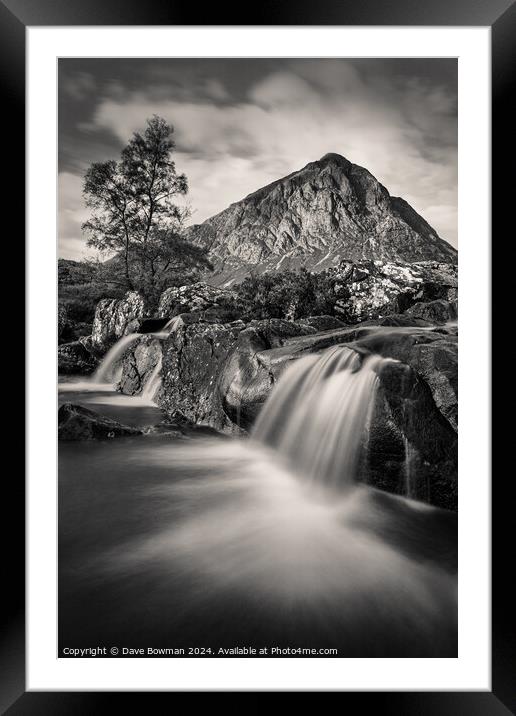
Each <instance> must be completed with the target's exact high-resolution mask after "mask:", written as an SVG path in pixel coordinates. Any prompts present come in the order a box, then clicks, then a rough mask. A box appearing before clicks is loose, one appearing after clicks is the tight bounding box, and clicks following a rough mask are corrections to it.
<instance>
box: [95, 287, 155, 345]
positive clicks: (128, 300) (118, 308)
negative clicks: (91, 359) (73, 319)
mask: <svg viewBox="0 0 516 716" xmlns="http://www.w3.org/2000/svg"><path fill="white" fill-rule="evenodd" d="M144 314H145V302H144V299H143V297H142V296H140V294H139V293H137V292H136V291H129V292H128V293H126V294H125V296H124V297H123V298H121V299H116V298H103V299H102V300H101V301H99V302H98V304H97V307H96V309H95V318H94V320H93V328H92V333H91V336H92V341H93V344H94V345H95V346H96V347H97V348H98V349H101V350H104V351H106V350H107V349H108V348H110V347H111V346H112V345H113V343H115V342H116V341H117V340H118V339H119V338H121V337H122V336H124V335H126V334H127V333H133V332H136V331H135V330H134V328H135V327H136V326H137V324H134V323H133V324H132V322H133V321H135V320H138V319H141V318H143V316H144ZM131 324H132V325H131Z"/></svg>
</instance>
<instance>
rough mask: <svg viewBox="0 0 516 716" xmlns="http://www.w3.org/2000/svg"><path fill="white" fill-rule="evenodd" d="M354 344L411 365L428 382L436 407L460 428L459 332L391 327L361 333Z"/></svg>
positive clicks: (454, 425)
mask: <svg viewBox="0 0 516 716" xmlns="http://www.w3.org/2000/svg"><path fill="white" fill-rule="evenodd" d="M355 345H356V346H357V347H359V348H361V349H366V350H368V351H371V352H373V353H378V354H379V355H382V356H384V357H386V358H395V359H396V360H399V361H402V362H403V363H406V364H408V365H410V366H411V367H412V368H413V369H414V370H415V371H416V372H417V373H418V374H419V375H420V376H421V377H422V378H423V379H424V381H425V382H426V383H427V385H428V387H429V388H430V391H431V393H432V397H433V399H434V402H435V404H436V406H437V408H438V409H439V410H440V411H441V413H442V414H443V416H444V417H445V418H446V419H447V421H448V422H449V423H450V425H451V427H452V428H454V429H455V430H457V420H458V415H457V410H458V398H457V391H458V359H457V348H458V345H457V335H454V334H452V333H437V332H433V331H418V330H417V329H414V331H411V332H407V331H396V330H393V331H388V332H374V331H372V332H371V333H369V334H366V335H363V336H359V337H358V340H357V341H356V343H355Z"/></svg>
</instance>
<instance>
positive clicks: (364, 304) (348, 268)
mask: <svg viewBox="0 0 516 716" xmlns="http://www.w3.org/2000/svg"><path fill="white" fill-rule="evenodd" d="M330 273H331V276H332V281H333V285H334V292H335V297H336V302H335V312H336V313H337V315H338V316H339V317H340V318H342V320H343V321H345V322H346V323H359V322H362V321H365V320H368V319H378V318H383V317H385V316H388V315H391V314H401V313H403V312H404V311H406V310H407V309H409V308H410V307H411V306H413V305H414V304H415V303H417V302H421V301H425V300H432V301H433V300H435V299H444V300H446V301H452V300H454V299H455V298H456V296H457V267H456V266H455V265H453V264H442V263H437V262H421V263H414V264H394V263H391V262H382V261H370V262H361V263H358V264H354V263H351V262H349V261H344V262H342V263H341V264H340V266H339V267H338V268H335V269H333V270H331V272H330ZM413 315H414V317H415V318H416V317H419V318H422V319H424V318H427V316H423V315H420V314H418V313H415V314H413Z"/></svg>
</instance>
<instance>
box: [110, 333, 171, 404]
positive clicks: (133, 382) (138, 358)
mask: <svg viewBox="0 0 516 716" xmlns="http://www.w3.org/2000/svg"><path fill="white" fill-rule="evenodd" d="M160 360H161V341H160V340H158V339H157V338H155V337H154V336H152V335H143V336H142V337H141V338H140V339H139V340H138V341H136V342H135V343H133V344H132V345H131V346H130V347H129V348H128V350H127V351H126V353H125V354H124V357H123V360H122V375H121V378H120V382H119V384H118V389H119V390H120V391H121V392H122V393H125V394H126V395H137V394H138V393H141V391H142V389H143V387H144V385H145V383H146V381H147V380H148V378H149V376H150V374H151V373H152V371H153V370H154V368H155V367H156V365H157V363H158V362H159V361H160Z"/></svg>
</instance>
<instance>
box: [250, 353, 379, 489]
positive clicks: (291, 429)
mask: <svg viewBox="0 0 516 716" xmlns="http://www.w3.org/2000/svg"><path fill="white" fill-rule="evenodd" d="M384 362H385V359H383V358H381V357H380V356H375V355H371V356H366V357H362V356H360V355H359V354H358V353H356V352H355V351H353V350H350V349H349V348H346V347H345V346H335V347H333V348H329V349H328V350H326V351H325V352H324V353H323V354H322V355H321V356H307V357H305V358H301V359H300V360H298V361H296V362H295V363H294V364H293V365H292V366H290V367H289V368H288V369H287V371H286V372H285V373H284V374H283V375H282V376H281V378H280V380H279V383H278V385H277V386H276V387H275V388H274V390H273V391H272V393H271V394H270V396H269V398H268V400H267V401H266V403H265V405H264V406H263V408H262V411H261V413H260V415H259V418H258V420H257V422H256V424H255V427H254V430H253V437H254V438H255V439H256V440H259V441H261V442H264V443H265V444H267V445H270V446H272V447H274V448H275V449H276V450H278V452H279V453H281V454H282V455H284V456H286V457H287V458H288V459H289V461H290V463H291V464H292V465H293V466H294V467H295V468H296V469H297V470H298V471H299V472H300V473H301V474H302V475H304V476H306V477H308V478H309V479H311V480H312V481H313V482H316V483H317V484H319V485H326V486H327V487H337V486H338V487H342V486H345V485H351V484H353V482H355V477H356V473H357V469H358V466H359V462H360V458H361V455H362V449H363V447H364V444H365V442H366V440H367V431H368V426H369V420H370V417H371V411H372V408H373V406H374V401H375V395H376V388H377V384H378V374H377V371H378V369H379V367H380V366H381V364H382V363H384Z"/></svg>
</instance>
